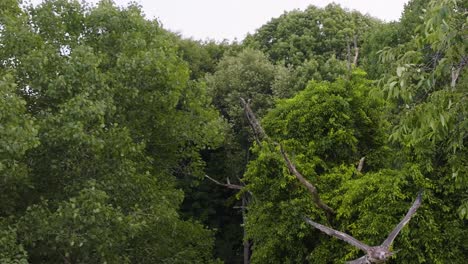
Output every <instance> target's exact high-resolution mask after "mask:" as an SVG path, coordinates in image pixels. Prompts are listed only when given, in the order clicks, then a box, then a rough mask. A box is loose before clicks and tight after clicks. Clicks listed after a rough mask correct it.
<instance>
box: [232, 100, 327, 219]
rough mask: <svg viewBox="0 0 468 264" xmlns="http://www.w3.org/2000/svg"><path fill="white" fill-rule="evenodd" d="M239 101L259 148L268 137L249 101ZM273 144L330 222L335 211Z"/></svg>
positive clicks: (286, 156)
mask: <svg viewBox="0 0 468 264" xmlns="http://www.w3.org/2000/svg"><path fill="white" fill-rule="evenodd" d="M240 100H241V103H242V105H243V107H244V111H245V115H246V117H247V120H248V121H249V124H250V127H251V128H252V130H253V131H254V134H255V135H256V140H257V142H258V143H259V145H260V146H261V143H260V140H261V139H262V138H263V139H269V137H268V135H267V134H266V133H265V130H263V128H262V126H261V124H260V122H259V121H258V119H257V118H256V116H255V114H254V113H253V111H252V109H251V108H250V105H249V103H250V101H245V100H244V99H243V98H240ZM273 144H275V145H278V146H279V147H280V153H281V156H282V157H283V159H284V161H285V163H286V166H287V167H288V169H289V172H290V173H291V174H293V175H294V176H295V177H296V178H297V179H298V180H299V182H300V183H301V184H302V185H304V186H305V187H306V188H307V190H308V191H309V192H310V194H311V195H312V199H313V201H314V203H315V204H316V205H317V206H318V207H319V208H320V209H322V210H324V211H325V213H326V214H327V217H328V218H329V220H331V216H332V215H334V214H335V211H334V210H333V209H332V208H331V207H329V206H328V205H327V204H325V203H324V202H323V201H322V200H321V199H320V196H319V194H318V191H317V188H316V187H315V186H314V185H313V184H312V183H310V182H309V181H308V180H307V179H306V178H305V177H304V176H302V174H301V173H300V172H299V171H298V170H297V169H296V166H295V165H294V164H293V163H292V162H291V160H290V159H289V157H288V155H287V153H286V151H285V150H284V149H283V147H282V146H281V144H278V143H277V142H273Z"/></svg>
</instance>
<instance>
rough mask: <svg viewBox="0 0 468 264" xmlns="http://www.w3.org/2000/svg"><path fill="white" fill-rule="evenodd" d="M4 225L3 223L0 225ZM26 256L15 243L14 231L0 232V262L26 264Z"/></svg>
mask: <svg viewBox="0 0 468 264" xmlns="http://www.w3.org/2000/svg"><path fill="white" fill-rule="evenodd" d="M1 224H2V225H4V224H5V223H1ZM27 259H28V254H27V253H26V251H25V250H24V248H23V246H22V245H21V244H18V242H17V235H16V230H15V229H12V228H7V229H2V230H0V262H1V263H5V264H27V263H28V260H27Z"/></svg>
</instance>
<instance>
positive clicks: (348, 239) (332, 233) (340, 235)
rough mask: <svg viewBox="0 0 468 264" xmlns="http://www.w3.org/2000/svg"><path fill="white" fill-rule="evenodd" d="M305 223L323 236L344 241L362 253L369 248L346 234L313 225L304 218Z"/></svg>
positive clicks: (319, 225) (316, 224) (317, 224)
mask: <svg viewBox="0 0 468 264" xmlns="http://www.w3.org/2000/svg"><path fill="white" fill-rule="evenodd" d="M305 220H306V222H307V223H308V224H310V225H312V226H313V227H315V228H317V229H318V230H320V231H322V232H324V233H325V234H327V235H329V236H332V237H336V238H338V239H340V240H343V241H345V242H346V243H348V244H350V245H353V246H355V247H357V248H360V249H362V250H364V251H366V252H367V251H368V250H369V249H370V248H371V247H369V246H368V245H366V244H364V243H362V242H361V241H359V240H357V239H355V238H354V237H352V236H350V235H348V234H345V233H343V232H340V231H337V230H335V229H332V228H329V227H326V226H324V225H321V224H319V223H315V222H314V221H312V220H310V219H309V218H307V217H306V218H305Z"/></svg>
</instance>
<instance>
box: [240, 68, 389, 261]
mask: <svg viewBox="0 0 468 264" xmlns="http://www.w3.org/2000/svg"><path fill="white" fill-rule="evenodd" d="M369 91H370V83H369V81H367V80H366V79H365V74H364V73H363V72H362V71H356V72H355V73H354V74H353V76H352V78H351V80H349V81H347V80H343V79H340V80H338V81H336V82H333V83H329V82H320V83H316V82H311V83H309V85H308V87H307V88H306V89H305V90H304V91H301V92H299V93H298V94H297V95H296V96H295V97H293V98H291V99H287V100H282V101H279V102H278V104H277V107H276V108H274V109H273V110H272V111H271V112H269V113H268V114H267V116H265V118H264V119H263V120H262V124H263V125H264V128H265V130H266V132H267V134H268V135H270V137H272V138H273V140H275V141H278V142H281V143H282V144H283V145H284V146H285V148H286V150H287V151H288V153H291V154H292V156H293V160H294V163H295V164H296V166H297V168H298V169H299V170H300V171H301V173H302V174H303V175H306V177H307V178H308V179H309V180H310V181H312V182H314V183H315V184H317V188H318V189H319V191H320V193H321V195H322V198H323V199H325V201H328V200H332V201H333V199H332V198H333V197H339V196H338V195H336V194H338V193H341V192H338V190H339V187H340V186H342V185H343V184H344V183H345V182H346V180H347V179H346V178H343V175H341V176H340V174H338V173H335V174H333V173H334V171H335V170H336V168H337V167H338V168H341V167H340V166H341V165H342V164H347V165H346V166H345V167H344V168H345V172H342V173H343V174H344V175H348V176H347V177H348V178H351V176H352V175H354V174H355V173H354V171H355V168H354V163H355V162H356V161H358V160H359V159H360V157H362V156H366V157H368V159H369V163H368V164H369V165H368V166H366V170H373V169H375V168H378V167H379V166H380V165H381V164H382V160H383V158H384V155H383V154H385V149H383V148H382V146H383V144H384V137H383V136H384V133H383V132H384V130H383V128H385V123H384V122H382V120H381V109H382V102H381V101H379V100H375V99H374V100H372V99H370V98H369V96H368V95H369ZM265 143H266V142H265ZM255 154H256V159H255V160H253V161H252V162H251V163H250V164H249V166H248V171H247V173H246V175H245V180H246V181H247V182H248V184H247V188H248V189H249V191H251V192H252V193H253V195H254V197H255V200H254V202H253V204H252V206H251V208H250V210H249V215H248V219H247V220H248V222H247V232H248V234H249V237H250V238H251V239H252V240H253V241H254V252H253V256H252V258H253V259H252V261H253V262H254V263H277V262H285V263H297V262H304V261H305V260H306V259H309V261H312V260H314V261H315V262H314V261H312V262H314V263H327V261H328V262H329V261H332V260H335V261H337V260H338V259H340V258H341V257H343V255H344V252H343V249H337V245H335V246H332V247H328V246H330V244H327V246H324V248H322V247H318V248H317V249H315V248H316V247H317V246H318V244H319V241H318V240H317V237H316V234H312V233H311V232H310V228H309V226H306V224H305V222H303V216H304V215H311V216H313V217H314V218H315V219H317V221H326V220H325V217H324V216H323V214H322V212H320V210H318V209H317V208H315V207H314V206H313V203H312V200H311V197H310V194H309V193H308V192H307V191H306V189H305V188H303V187H302V186H301V185H300V183H299V182H298V180H297V179H296V178H295V177H294V176H292V175H290V174H289V172H288V171H287V168H286V167H285V166H284V161H283V160H282V157H281V156H280V155H279V151H278V149H277V147H274V146H266V147H263V148H261V149H260V148H259V147H256V149H255ZM335 191H336V192H337V193H335ZM335 195H336V196H335ZM336 204H340V203H339V202H337V203H336ZM285 241H286V242H287V243H285ZM316 250H317V251H316ZM324 250H326V252H324ZM311 251H312V253H311ZM320 252H322V253H320ZM310 254H312V255H310ZM317 254H323V256H322V257H317V256H316V255H317ZM309 255H310V257H309ZM325 255H326V257H325ZM317 261H319V262H317ZM320 261H322V262H320Z"/></svg>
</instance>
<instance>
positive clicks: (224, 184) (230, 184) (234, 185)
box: [205, 175, 244, 190]
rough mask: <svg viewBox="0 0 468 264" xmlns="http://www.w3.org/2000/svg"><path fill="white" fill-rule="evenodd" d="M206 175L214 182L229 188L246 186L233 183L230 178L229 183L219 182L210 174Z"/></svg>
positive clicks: (235, 188) (240, 188) (239, 188)
mask: <svg viewBox="0 0 468 264" xmlns="http://www.w3.org/2000/svg"><path fill="white" fill-rule="evenodd" d="M205 177H206V178H207V179H209V180H211V181H212V182H214V183H216V184H218V185H220V186H224V187H226V188H229V189H234V190H242V189H243V188H244V186H241V185H237V184H232V183H231V182H230V181H229V178H228V180H227V183H222V182H219V181H217V180H215V179H213V178H211V177H210V176H208V175H205Z"/></svg>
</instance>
